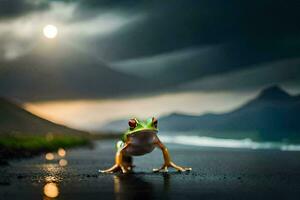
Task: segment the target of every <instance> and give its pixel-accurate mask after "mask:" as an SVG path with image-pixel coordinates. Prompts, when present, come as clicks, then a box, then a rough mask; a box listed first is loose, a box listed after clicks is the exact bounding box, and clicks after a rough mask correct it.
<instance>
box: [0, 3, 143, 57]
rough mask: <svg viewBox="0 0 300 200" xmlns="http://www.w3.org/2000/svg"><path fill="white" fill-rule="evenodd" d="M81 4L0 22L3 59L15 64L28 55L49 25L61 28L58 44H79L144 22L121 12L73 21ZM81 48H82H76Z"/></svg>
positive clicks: (53, 6)
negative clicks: (20, 57)
mask: <svg viewBox="0 0 300 200" xmlns="http://www.w3.org/2000/svg"><path fill="white" fill-rule="evenodd" d="M77 7H78V3H64V2H51V3H49V7H48V9H46V10H36V11H34V12H30V13H27V14H24V15H23V16H18V17H15V18H11V19H5V20H1V21H0V38H1V39H0V42H1V43H2V45H1V47H0V48H2V49H0V52H2V58H4V59H6V60H13V59H16V58H17V57H19V56H22V55H24V54H27V53H29V52H30V51H31V50H32V49H33V48H34V46H35V45H36V43H37V42H38V41H39V40H41V39H43V38H42V29H43V27H44V26H45V25H47V24H54V25H56V26H57V27H58V30H59V38H58V40H59V39H60V40H62V41H69V43H78V42H80V41H84V40H85V39H86V38H87V37H98V38H99V37H103V36H105V35H106V34H109V33H112V32H114V31H117V30H118V29H120V28H122V27H123V26H126V25H128V24H130V23H134V22H136V21H138V20H140V19H142V18H143V16H141V15H132V16H128V15H125V14H123V13H122V12H120V11H112V10H110V11H109V12H108V11H107V12H101V13H99V14H98V15H97V16H95V17H93V18H87V19H85V20H78V21H74V20H73V17H74V15H76V13H75V12H76V10H77ZM77 46H80V45H77Z"/></svg>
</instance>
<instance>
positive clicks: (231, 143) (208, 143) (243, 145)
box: [159, 132, 300, 151]
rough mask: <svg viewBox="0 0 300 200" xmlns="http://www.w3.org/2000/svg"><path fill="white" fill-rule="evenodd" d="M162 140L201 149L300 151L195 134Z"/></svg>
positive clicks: (274, 144) (282, 145)
mask: <svg viewBox="0 0 300 200" xmlns="http://www.w3.org/2000/svg"><path fill="white" fill-rule="evenodd" d="M159 137H160V139H161V140H162V141H163V142H165V143H172V144H182V145H190V146H200V147H220V148H238V149H277V150H281V151H300V144H288V143H284V142H271V141H263V142H257V141H253V140H251V139H250V138H245V139H223V138H213V137H206V136H199V135H197V133H196V132H195V133H194V135H193V134H192V133H189V134H180V133H177V134H176V133H175V135H174V134H172V135H171V134H167V133H165V134H160V136H159Z"/></svg>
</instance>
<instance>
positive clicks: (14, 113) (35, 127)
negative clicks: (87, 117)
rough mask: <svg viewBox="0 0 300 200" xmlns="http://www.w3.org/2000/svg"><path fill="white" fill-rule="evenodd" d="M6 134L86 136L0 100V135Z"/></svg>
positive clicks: (5, 100) (81, 132)
mask: <svg viewBox="0 0 300 200" xmlns="http://www.w3.org/2000/svg"><path fill="white" fill-rule="evenodd" d="M6 133H25V134H47V133H54V134H86V133H85V132H83V131H78V130H75V129H71V128H68V127H66V126H62V125H59V124H55V123H52V122H50V121H47V120H45V119H42V118H40V117H38V116H36V115H33V114H31V113H30V112H28V111H26V110H24V109H23V108H22V107H21V106H19V105H17V104H15V103H12V102H10V101H8V100H7V99H3V98H0V135H1V134H6Z"/></svg>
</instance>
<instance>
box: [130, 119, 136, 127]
mask: <svg viewBox="0 0 300 200" xmlns="http://www.w3.org/2000/svg"><path fill="white" fill-rule="evenodd" d="M128 125H129V127H130V128H131V129H133V128H135V127H136V120H135V119H130V120H129V121H128Z"/></svg>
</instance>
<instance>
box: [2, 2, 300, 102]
mask: <svg viewBox="0 0 300 200" xmlns="http://www.w3.org/2000/svg"><path fill="white" fill-rule="evenodd" d="M299 8H300V2H299V1H297V0H294V1H292V0H285V1H283V0H277V1H274V0H251V1H250V0H245V1H240V0H228V1H222V0H182V1H174V0H172V1H171V0H163V1H162V0H153V1H149V0H148V1H147V0H144V1H134V0H115V1H113V0H78V1H75V0H74V1H72V0H69V1H54V0H52V1H46V0H1V1H0V44H1V45H0V95H3V96H8V97H13V98H17V99H21V100H25V101H27V100H49V99H70V98H98V97H112V96H119V95H122V96H124V95H125V96H126V95H128V94H135V93H142V94H148V93H154V92H157V91H159V90H161V89H162V90H164V91H169V90H171V91H177V90H196V91H197V90H206V91H207V90H212V89H214V90H235V89H238V90H246V89H249V88H250V89H251V88H260V87H263V86H265V85H268V84H285V85H289V86H290V87H300V86H299V85H300V84H299V82H300V81H299V79H300V78H298V77H300V70H299V68H300V61H299V59H298V58H299V56H300V26H299V19H300V12H299ZM47 24H53V25H55V26H57V27H58V31H59V33H58V37H57V38H55V39H52V40H49V39H46V38H44V37H43V35H42V29H43V27H44V26H45V25H47ZM248 74H249V75H248ZM241 77H243V78H241ZM256 79H257V80H256ZM216 80H218V81H216ZM220 80H223V81H220ZM225 80H226V81H225ZM224 82H226V84H224Z"/></svg>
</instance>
